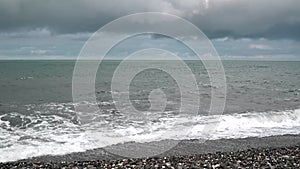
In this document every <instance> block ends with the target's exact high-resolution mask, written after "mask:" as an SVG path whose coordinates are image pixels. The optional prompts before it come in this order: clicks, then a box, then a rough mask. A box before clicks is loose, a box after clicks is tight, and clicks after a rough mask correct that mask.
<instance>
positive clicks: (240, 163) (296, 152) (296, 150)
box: [0, 135, 300, 169]
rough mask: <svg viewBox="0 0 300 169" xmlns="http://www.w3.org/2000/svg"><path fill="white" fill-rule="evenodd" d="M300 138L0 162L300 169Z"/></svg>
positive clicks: (84, 167)
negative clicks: (152, 152)
mask: <svg viewBox="0 0 300 169" xmlns="http://www.w3.org/2000/svg"><path fill="white" fill-rule="evenodd" d="M299 138H300V137H299V136H298V135H283V136H270V137H264V138H244V139H222V140H214V141H206V142H204V143H199V142H197V141H196V140H186V141H183V142H181V143H180V144H178V146H176V147H174V148H173V149H171V150H170V151H168V152H165V153H164V154H161V155H158V156H155V157H146V158H126V157H120V156H116V155H112V154H105V153H103V149H96V150H91V151H87V152H82V153H80V152H79V153H73V154H68V155H62V156H41V157H35V158H31V159H24V160H19V161H15V162H6V163H0V168H1V169H2V168H3V169H8V168H24V169H25V168H49V169H50V168H65V169H68V168H71V169H89V168H92V169H95V168H108V169H122V168H137V169H140V168H149V169H150V168H170V169H172V168H178V169H188V168H194V169H197V168H216V169H217V168H270V169H273V168H300V139H299Z"/></svg>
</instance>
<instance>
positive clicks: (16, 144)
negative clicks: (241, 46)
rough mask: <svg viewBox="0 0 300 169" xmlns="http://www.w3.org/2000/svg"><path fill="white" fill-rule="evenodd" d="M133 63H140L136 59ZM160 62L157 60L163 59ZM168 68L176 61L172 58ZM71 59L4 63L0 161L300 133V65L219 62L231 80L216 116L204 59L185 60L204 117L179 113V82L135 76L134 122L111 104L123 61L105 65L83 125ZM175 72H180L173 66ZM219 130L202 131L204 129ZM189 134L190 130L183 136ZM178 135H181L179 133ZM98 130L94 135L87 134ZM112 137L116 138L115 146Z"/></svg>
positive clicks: (160, 75) (154, 73) (0, 69)
mask: <svg viewBox="0 0 300 169" xmlns="http://www.w3.org/2000/svg"><path fill="white" fill-rule="evenodd" d="M91 62H92V61H91ZM132 62H135V61H132ZM158 62H159V61H158ZM167 62H168V63H170V62H172V61H167ZM75 63H76V61H74V60H18V61H16V60H14V61H12V60H1V61H0V162H7V161H15V160H20V159H27V158H31V157H36V156H42V155H63V154H68V153H72V152H85V151H87V150H91V149H96V148H102V147H106V146H110V145H113V144H122V143H126V142H132V141H134V142H147V141H149V140H150V141H161V140H165V139H171V140H189V139H204V140H217V139H232V138H233V139H234V138H247V137H266V136H274V135H284V134H299V133H300V62H284V61H222V64H223V67H224V70H225V75H226V88H227V92H226V104H225V108H224V112H223V113H222V114H218V115H211V114H210V112H209V108H210V104H211V89H212V88H214V87H217V86H213V85H212V84H211V83H210V79H209V76H208V73H207V71H206V69H205V66H204V65H203V63H201V62H200V61H192V60H188V61H185V63H186V64H187V65H188V67H189V68H190V69H191V71H192V72H193V74H194V75H195V77H196V81H197V85H198V88H199V95H200V103H199V112H198V114H196V115H193V116H188V115H187V114H185V113H184V112H183V113H182V112H180V106H181V99H180V98H181V96H180V90H179V86H178V85H177V84H176V80H174V78H173V77H172V76H171V75H169V74H168V73H167V72H164V71H161V70H155V69H149V70H144V71H142V72H139V73H138V74H136V76H135V77H134V78H133V80H132V81H131V83H130V87H129V96H130V97H129V98H130V102H131V104H132V105H133V106H134V107H135V108H136V109H137V110H138V111H139V112H140V113H141V117H147V118H132V116H131V112H130V111H120V110H118V109H117V108H116V105H115V104H116V101H115V100H114V99H112V93H114V92H118V91H112V88H111V81H112V77H113V75H114V72H115V70H116V68H117V67H118V65H119V64H120V61H118V60H105V61H102V63H101V64H100V66H99V69H98V72H97V76H96V80H95V85H94V86H95V93H94V94H95V96H96V100H97V102H96V103H95V102H88V101H86V102H83V103H80V104H86V105H93V106H94V105H95V104H96V106H97V107H98V108H99V111H97V112H95V114H94V116H95V118H94V119H93V120H92V121H89V122H85V123H82V122H81V121H80V118H79V117H78V113H84V110H82V111H83V112H77V111H76V110H75V106H76V104H78V103H76V102H74V101H73V97H72V77H73V71H74V66H75ZM174 69H175V68H174ZM156 89H160V90H161V91H163V92H164V94H165V96H166V99H163V100H157V102H165V109H164V110H163V111H157V112H156V111H153V110H150V107H151V104H150V101H149V94H151V91H153V90H156ZM209 124H212V125H213V126H214V130H212V131H210V132H211V133H210V134H209V135H207V134H203V132H202V131H203V127H204V126H207V125H209ZM184 129H189V130H188V131H189V132H179V131H182V130H184ZM177 131H178V132H177ZM87 132H89V133H93V132H95V133H97V134H98V136H99V134H100V135H101V137H100V138H99V137H92V136H91V135H90V134H89V135H87V134H86V133H87ZM169 132H171V133H176V134H165V133H169ZM111 140H113V141H111Z"/></svg>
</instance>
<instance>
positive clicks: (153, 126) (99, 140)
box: [0, 104, 300, 162]
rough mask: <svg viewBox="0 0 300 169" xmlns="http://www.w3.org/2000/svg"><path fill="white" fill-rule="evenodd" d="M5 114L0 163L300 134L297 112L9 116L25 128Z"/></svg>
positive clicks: (38, 113)
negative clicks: (80, 120) (170, 142)
mask: <svg viewBox="0 0 300 169" xmlns="http://www.w3.org/2000/svg"><path fill="white" fill-rule="evenodd" d="M47 106H48V107H47ZM47 106H46V109H48V110H50V107H52V109H56V110H61V109H66V108H65V107H68V106H70V105H66V104H64V105H63V104H58V105H57V104H49V105H47ZM49 106H50V107H49ZM66 110H67V111H66V112H70V113H74V112H72V110H69V109H66ZM167 114H168V113H167ZM5 116H7V114H5V115H1V116H0V154H1V155H0V162H6V161H14V160H18V159H24V158H30V157H34V156H40V155H60V154H67V153H71V152H82V151H86V150H88V149H94V148H100V147H105V146H109V145H112V144H117V143H124V142H129V141H136V142H149V141H159V140H164V139H175V140H183V139H209V140H214V139H221V138H246V137H264V136H271V135H283V134H299V133H300V109H296V110H288V111H280V112H274V111H271V112H248V113H243V114H228V115H221V116H197V117H189V116H185V115H172V114H171V113H170V112H169V114H168V115H167V116H157V119H156V120H155V118H153V117H152V118H151V120H149V119H148V120H147V119H146V120H144V121H129V120H128V119H126V116H125V115H118V116H113V117H114V118H113V119H111V121H109V120H107V118H111V116H110V115H109V114H101V115H99V117H97V118H96V119H98V120H97V121H95V122H93V123H90V124H85V125H79V124H76V123H74V122H72V120H71V118H66V117H69V116H67V115H61V114H53V113H52V114H47V113H46V114H45V112H41V111H36V112H35V113H34V114H33V115H30V116H24V115H22V114H19V113H16V112H12V113H11V114H10V118H18V119H19V120H20V121H22V122H21V123H22V124H23V127H22V126H18V125H13V124H12V123H11V122H10V121H9V120H7V118H4V117H5ZM154 117H156V116H154ZM28 119H29V120H30V122H28ZM105 119H106V120H105ZM210 124H211V125H214V126H216V128H215V129H214V130H213V131H211V132H210V133H209V134H208V135H207V134H205V133H204V131H203V130H204V129H205V126H207V125H210ZM24 126H25V127H24Z"/></svg>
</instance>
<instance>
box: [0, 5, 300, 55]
mask: <svg viewBox="0 0 300 169" xmlns="http://www.w3.org/2000/svg"><path fill="white" fill-rule="evenodd" d="M140 12H164V13H169V14H173V15H176V16H179V17H182V18H184V19H186V20H188V21H189V22H191V23H193V24H194V25H195V26H197V27H198V28H199V29H200V30H201V31H203V33H205V35H206V36H207V37H208V38H209V39H210V40H211V42H212V43H213V45H214V47H215V48H216V50H217V52H218V53H219V55H220V57H221V58H222V59H225V60H226V59H229V60H232V59H233V60H235V59H238V60H287V61H290V60H291V61H294V60H300V1H299V0H251V1H249V0H184V1H183V0H151V1H149V0H126V1H116V0H109V1H108V0H107V1H103V0H73V1H68V0H47V1H41V0H0V59H76V58H77V56H78V54H79V52H80V50H81V48H82V47H83V45H84V43H85V42H86V41H87V40H88V38H89V37H90V36H91V35H92V34H93V33H94V32H95V31H97V30H98V29H99V28H101V27H102V26H104V25H105V24H107V23H109V22H111V21H113V20H115V19H118V18H119V17H122V16H124V15H129V14H133V13H140ZM130 31H131V30H126V29H125V28H124V29H123V30H122V32H119V33H129V32H130ZM107 38H113V37H110V36H107ZM108 40H109V39H108ZM157 46H164V49H167V50H170V51H172V52H174V53H177V54H179V55H181V56H183V57H185V58H189V56H190V55H192V53H191V52H190V51H189V50H187V49H186V48H185V47H182V44H180V43H179V42H177V41H176V40H174V39H171V38H167V37H163V36H154V35H148V34H145V35H140V36H138V37H132V38H129V39H128V40H126V41H123V42H122V44H119V45H118V46H117V47H116V48H114V50H113V51H111V52H110V53H109V54H108V55H110V56H108V58H110V57H111V58H113V57H116V58H118V56H121V55H128V54H129V53H130V52H132V51H135V50H138V49H141V48H145V47H157Z"/></svg>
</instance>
